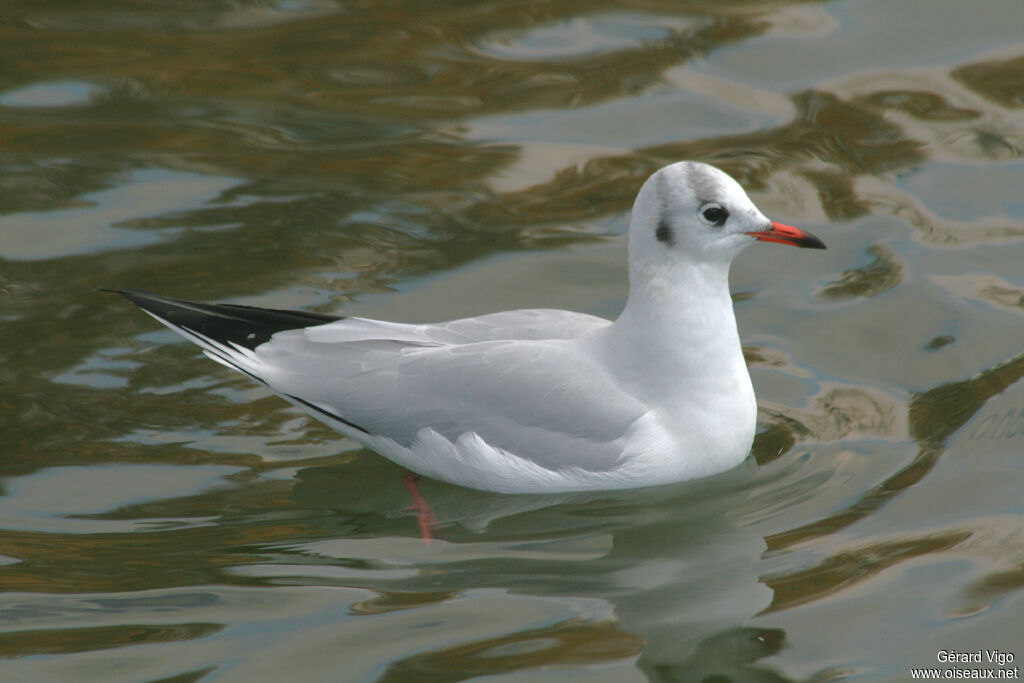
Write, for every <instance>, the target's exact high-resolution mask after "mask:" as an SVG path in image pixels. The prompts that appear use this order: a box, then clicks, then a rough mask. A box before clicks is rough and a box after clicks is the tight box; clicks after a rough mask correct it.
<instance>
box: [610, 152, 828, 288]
mask: <svg viewBox="0 0 1024 683" xmlns="http://www.w3.org/2000/svg"><path fill="white" fill-rule="evenodd" d="M759 240H760V241H763V242H779V243H781V244H789V245H792V246H796V247H805V248H811V249H824V248H825V245H824V243H822V241H821V240H819V239H818V238H817V237H815V236H814V235H811V234H810V233H808V232H805V231H803V230H800V229H799V228H794V227H791V226H788V225H783V224H782V223H776V222H773V221H771V220H769V219H768V218H767V217H765V215H764V214H763V213H761V211H760V210H759V209H758V208H757V207H756V206H754V203H753V202H752V201H750V198H749V197H747V193H746V192H744V191H743V188H742V187H740V184H739V183H737V182H736V181H735V180H733V179H732V177H730V176H729V175H728V174H726V173H724V172H722V171H720V170H718V169H717V168H715V167H714V166H709V165H707V164H703V163H700V162H696V161H681V162H679V163H675V164H672V165H670V166H665V167H664V168H662V169H660V170H658V171H656V172H655V173H654V174H653V175H652V176H651V177H650V178H648V179H647V181H646V182H645V183H644V184H643V187H641V188H640V193H639V194H638V195H637V198H636V202H635V203H634V204H633V216H632V220H631V222H630V228H629V251H630V256H631V259H632V260H633V261H634V262H637V263H643V264H646V265H648V266H655V267H656V266H659V265H660V266H663V267H672V266H673V265H676V264H678V263H680V262H682V263H690V264H721V266H722V267H724V268H726V269H728V266H729V264H730V263H731V262H732V260H733V259H734V258H735V257H736V256H737V254H739V253H740V252H741V251H743V250H744V249H745V248H747V247H748V246H750V245H751V244H753V243H754V242H756V241H759Z"/></svg>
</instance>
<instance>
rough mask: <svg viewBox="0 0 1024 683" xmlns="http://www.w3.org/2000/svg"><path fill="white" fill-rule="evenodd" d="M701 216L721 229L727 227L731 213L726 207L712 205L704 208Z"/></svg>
mask: <svg viewBox="0 0 1024 683" xmlns="http://www.w3.org/2000/svg"><path fill="white" fill-rule="evenodd" d="M700 215H701V216H703V217H704V220H706V221H707V222H708V223H710V224H711V225H713V226H715V227H716V228H720V227H722V226H723V225H725V222H726V221H727V220H729V211H728V209H726V208H725V207H724V206H719V205H718V204H711V205H710V206H706V207H704V209H702V210H701V212H700Z"/></svg>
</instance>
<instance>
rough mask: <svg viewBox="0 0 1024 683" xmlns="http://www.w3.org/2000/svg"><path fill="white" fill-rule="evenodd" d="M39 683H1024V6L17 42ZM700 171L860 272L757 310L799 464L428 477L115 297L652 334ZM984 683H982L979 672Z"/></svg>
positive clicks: (458, 15)
mask: <svg viewBox="0 0 1024 683" xmlns="http://www.w3.org/2000/svg"><path fill="white" fill-rule="evenodd" d="M2 15H3V17H2V19H3V20H2V21H0V33H2V40H0V354H2V360H0V454H2V456H0V494H2V495H0V589H2V593H0V657H2V658H3V660H2V661H0V679H2V680H3V681H8V680H10V681H69V682H70V681H74V682H78V681H102V682H108V681H109V682H118V681H175V682H176V683H183V682H186V681H232V682H233V681H247V682H249V681H286V680H287V681H303V682H304V681H346V682H347V681H360V682H361V681H367V682H369V681H374V682H386V683H394V682H397V681H432V682H441V683H448V682H451V683H454V682H456V681H469V680H473V681H509V682H516V683H518V682H520V681H525V682H528V683H537V682H541V681H543V682H545V683H546V682H549V681H550V682H554V681H558V682H562V681H573V682H575V681H587V682H588V683H589V682H590V681H597V682H600V683H604V682H609V683H610V682H619V681H625V682H627V683H632V682H635V681H648V680H650V681H710V680H715V681H723V680H730V681H830V680H870V681H898V680H908V679H910V676H911V669H912V668H914V667H940V668H946V669H949V668H959V669H961V670H966V669H968V668H970V667H975V668H983V669H987V668H992V669H1008V668H1012V667H1014V666H1018V665H1019V661H1008V660H1006V658H1005V657H1004V663H1003V664H1002V665H1000V664H999V663H990V662H987V661H983V662H982V663H980V664H949V663H942V662H939V661H938V656H939V655H938V653H939V652H940V651H941V650H956V651H962V652H966V651H977V650H985V651H995V650H998V651H1000V652H1002V653H1010V654H1013V655H1014V657H1015V660H1021V659H1024V635H1022V633H1024V632H1022V630H1021V623H1022V622H1024V604H1022V597H1021V587H1022V586H1024V572H1022V569H1021V568H1022V567H1024V530H1022V529H1024V523H1022V519H1024V518H1022V513H1024V504H1022V500H1024V497H1022V494H1021V490H1022V481H1024V457H1022V456H1024V383H1022V382H1021V381H1020V379H1021V377H1022V375H1024V343H1022V339H1024V317H1022V316H1024V304H1022V301H1024V266H1022V265H1021V264H1022V263H1024V260H1022V254H1024V201H1022V200H1021V188H1022V187H1024V160H1022V156H1024V153H1022V150H1024V113H1022V112H1024V95H1022V93H1024V38H1022V37H1021V36H1022V33H1021V26H1022V25H1024V6H1022V5H1021V4H1020V2H1019V1H1017V0H1005V1H998V0H993V1H991V2H988V1H986V2H983V3H979V2H973V1H971V0H960V1H950V2H934V1H930V0H918V1H908V0H884V1H883V0H875V1H873V2H869V1H834V2H820V3H809V2H805V3H801V2H781V1H780V2H754V1H749V2H739V1H736V2H717V3H708V2H699V1H696V0H694V1H692V2H685V1H682V2H680V1H677V2H658V1H656V0H655V1H651V2H617V3H611V2H591V3H577V2H561V3H550V2H548V3H545V2H530V1H528V0H509V1H508V2H493V3H482V2H437V3H429V4H424V3H413V2H401V1H395V2H365V3H359V2H353V3H343V2H335V1H329V0H296V1H281V2H255V1H247V0H240V1H237V2H207V3H191V2H185V1H184V0H177V1H171V2H162V3H151V2H125V3H113V4H112V3H98V2H90V1H80V2H63V3H61V2H54V3H37V2H25V1H22V2H8V3H5V5H4V9H3V10H2ZM680 159H698V160H703V161H707V162H711V163H714V164H716V165H719V166H721V167H722V168H724V169H725V170H727V171H729V172H730V173H732V174H733V175H735V176H736V177H737V178H738V179H739V180H740V181H741V182H742V184H743V185H744V186H745V187H747V188H748V189H749V190H750V193H751V196H752V198H753V199H754V201H755V202H756V203H757V204H758V205H759V206H760V207H761V208H762V209H763V210H764V211H765V213H766V214H768V215H769V216H771V217H772V218H773V219H775V220H779V221H781V222H784V223H788V224H792V225H797V226H800V227H802V228H806V229H808V230H810V231H812V232H814V233H815V234H817V235H819V236H820V237H821V238H822V239H823V240H824V241H825V242H826V243H827V244H828V246H829V249H828V251H825V252H809V251H803V250H796V249H786V248H783V247H779V246H777V245H775V246H772V245H762V246H759V247H757V248H752V249H750V250H748V251H747V252H745V253H744V254H743V255H742V256H741V257H740V258H739V259H738V260H737V262H736V264H735V266H734V268H733V273H732V285H733V291H734V293H735V294H736V310H737V317H738V321H739V326H740V330H741V335H742V337H743V342H744V347H745V350H746V352H747V358H748V361H749V362H750V365H751V375H752V378H753V381H754V385H755V389H756V391H757V394H758V401H759V405H760V426H759V435H758V438H757V441H756V442H755V446H754V453H753V456H754V457H753V458H752V459H750V460H748V462H746V463H745V464H744V465H743V466H741V467H740V468H738V469H737V470H735V471H733V472H729V473H727V474H725V475H722V476H719V477H714V478H712V479H709V480H704V481H698V482H690V483H686V484H682V485H679V486H672V487H665V488H658V489H651V490H640V491H631V492H622V493H602V494H591V495H577V496H501V495H494V494H488V493H481V492H475V491H469V490H466V489H461V488H458V487H453V486H448V485H444V484H440V483H438V482H432V481H429V480H424V481H423V482H422V489H423V493H424V495H425V496H426V498H427V499H428V500H429V502H430V504H431V505H432V507H433V508H434V511H435V514H436V515H437V516H438V517H439V518H440V520H441V522H442V528H441V530H440V535H441V538H440V539H439V540H437V541H435V542H434V543H432V544H430V545H429V546H428V545H425V544H424V543H423V542H422V541H421V540H420V538H419V530H418V528H417V525H416V520H415V517H414V515H413V513H412V512H411V511H410V509H409V504H410V500H409V497H408V493H407V492H406V490H405V487H404V486H403V484H402V474H403V471H402V470H401V469H400V468H398V467H396V466H394V465H392V464H390V463H389V462H387V461H386V460H384V459H383V458H381V457H379V456H377V455H375V454H373V453H370V452H368V451H365V450H362V449H360V448H358V447H357V446H356V444H354V443H352V442H350V441H348V440H346V439H343V438H341V437H340V436H339V435H336V434H334V433H333V432H331V431H330V430H328V429H326V428H325V427H323V426H321V425H319V424H317V423H315V422H312V421H310V420H308V419H307V418H305V417H304V416H303V415H302V414H301V413H299V412H298V411H297V410H295V409H293V408H291V407H290V406H288V405H287V404H285V403H284V402H282V401H280V400H279V399H276V398H274V397H273V396H271V395H269V394H268V393H267V392H266V391H264V390H263V389H261V388H259V387H257V386H255V385H253V384H252V383H250V382H249V381H247V380H246V379H245V378H244V377H242V376H239V375H235V374H231V373H229V372H228V371H226V370H224V369H223V368H221V367H220V366H218V365H216V364H214V363H211V362H210V361H208V360H207V359H205V358H204V357H202V356H201V355H200V354H199V353H198V352H197V350H196V348H195V347H194V346H192V345H191V344H188V343H187V342H184V341H180V340H179V338H178V337H176V336H175V335H174V334H173V333H172V332H170V331H167V330H164V329H163V328H162V327H160V326H158V325H157V324H156V323H155V322H154V321H152V320H151V319H149V318H147V317H146V316H144V315H142V314H140V313H139V312H138V311H136V310H135V309H134V308H132V307H131V306H130V305H128V304H127V303H126V302H124V301H123V300H121V299H120V298H118V297H113V296H110V295H104V294H101V293H99V292H97V288H100V287H125V286H130V287H140V288H145V289H150V290H153V291H157V292H161V293H165V294H169V295H172V296H178V297H183V298H191V299H198V300H205V301H232V302H237V303H246V304H253V305H262V306H270V307H276V308H301V309H307V310H314V311H320V312H328V313H343V314H349V313H351V314H358V315H368V316H378V317H384V318H389V319H395V320H436V319H446V318H452V317H457V316H461V315H468V314H479V313H485V312H489V311H494V310H501V309H506V308H512V307H561V308H572V309H575V310H581V311H585V312H589V313H595V314H598V315H604V316H609V317H612V316H614V315H615V314H616V313H617V312H618V310H619V308H620V307H621V306H622V304H623V302H624V300H625V295H626V270H625V244H624V240H623V239H622V237H623V235H624V232H625V226H626V223H627V221H628V211H629V207H630V205H631V203H632V199H633V197H634V195H635V192H636V190H637V188H638V187H639V185H640V183H641V182H642V181H643V179H644V178H645V177H646V176H647V175H648V174H649V173H650V172H651V171H652V170H653V169H655V168H657V167H658V166H661V165H663V164H665V163H669V162H671V161H676V160H680ZM968 675H969V674H968Z"/></svg>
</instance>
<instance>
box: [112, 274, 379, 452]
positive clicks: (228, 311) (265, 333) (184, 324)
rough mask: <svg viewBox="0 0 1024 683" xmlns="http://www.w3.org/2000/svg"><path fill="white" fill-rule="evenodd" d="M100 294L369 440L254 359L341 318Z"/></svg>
mask: <svg viewBox="0 0 1024 683" xmlns="http://www.w3.org/2000/svg"><path fill="white" fill-rule="evenodd" d="M102 291H104V292H113V293H115V294H120V295H122V296H124V297H125V298H126V299H128V300H129V301H131V302H132V303H133V304H135V305H136V306H138V307H139V308H141V309H142V310H143V311H145V312H146V313H148V314H150V315H151V316H153V317H154V318H156V319H157V320H159V321H160V322H161V323H163V324H164V325H166V326H167V327H169V328H171V329H172V330H174V331H175V332H177V333H178V334H180V335H182V336H183V337H185V338H186V339H189V340H190V341H192V342H195V343H196V344H198V345H199V346H201V347H202V349H203V353H205V354H206V355H207V356H208V357H209V358H210V359H211V360H215V361H217V362H218V363H220V364H221V365H224V366H226V367H228V368H231V369H232V370H237V371H238V372H241V373H242V374H245V375H248V376H249V377H251V378H252V379H254V380H256V381H257V382H259V383H261V384H264V385H266V386H267V387H269V388H270V389H271V391H274V392H275V393H277V394H278V395H279V396H282V397H283V398H285V399H287V400H288V401H290V402H291V403H293V404H295V405H297V406H299V407H300V408H305V409H306V410H308V411H309V412H311V413H313V414H314V415H316V416H317V417H318V418H319V419H321V420H323V419H324V418H326V419H327V420H326V421H327V422H328V424H332V425H333V426H334V427H335V428H336V429H339V430H340V431H343V432H345V433H347V434H351V430H352V429H354V430H356V431H358V432H362V433H363V434H369V431H367V430H366V429H364V428H363V427H360V426H359V425H357V424H355V423H353V422H350V421H349V420H346V419H345V418H344V417H342V416H340V415H338V414H336V413H335V412H333V411H332V410H329V409H328V408H326V407H324V406H322V405H320V404H317V403H313V402H310V401H307V400H306V399H304V398H301V397H299V396H294V395H292V394H288V393H283V392H281V391H279V390H277V389H275V388H274V387H273V386H271V385H270V383H269V382H267V380H266V379H264V378H263V377H262V376H261V372H260V371H261V369H265V366H263V364H262V363H261V362H260V360H259V358H258V357H257V355H256V353H254V351H255V350H256V347H258V346H259V345H260V344H263V343H265V342H267V341H269V340H270V338H271V337H273V336H274V335H275V334H277V333H278V332H284V331H285V330H295V329H301V328H304V327H313V326H315V325H325V324H327V323H331V322H334V321H336V320H341V319H342V318H341V317H340V316H336V315H326V314H323V313H310V312H308V311H286V310H280V309H275V308H258V307H256V306H242V305H240V304H200V303H195V302H193V301H184V300H182V299H172V298H171V297H169V296H160V295H159V294H153V293H151V292H144V291H142V290H138V289H103V290H102ZM335 423H336V424H335ZM346 428H348V429H346Z"/></svg>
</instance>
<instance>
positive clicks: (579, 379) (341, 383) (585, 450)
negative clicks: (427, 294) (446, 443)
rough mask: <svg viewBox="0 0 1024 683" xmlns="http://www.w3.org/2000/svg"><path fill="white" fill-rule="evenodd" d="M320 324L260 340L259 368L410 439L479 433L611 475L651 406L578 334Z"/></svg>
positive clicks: (552, 463) (330, 406)
mask: <svg viewBox="0 0 1024 683" xmlns="http://www.w3.org/2000/svg"><path fill="white" fill-rule="evenodd" d="M313 329H316V328H313ZM309 331H310V330H308V329H307V330H305V331H301V330H296V331H294V332H285V333H281V334H278V335H275V337H274V338H273V340H272V341H270V342H268V343H267V344H264V345H262V346H260V347H259V348H258V349H257V350H256V356H257V357H258V358H259V360H260V361H261V363H260V364H261V365H262V366H263V368H262V371H261V372H260V373H259V374H260V375H261V376H262V377H263V378H264V380H265V381H267V383H268V384H269V385H270V386H271V388H273V389H274V390H275V391H278V392H280V393H283V394H285V395H289V396H291V397H301V399H302V402H303V403H307V404H308V405H311V406H312V407H314V409H320V410H323V411H326V412H328V413H330V414H333V415H335V416H336V417H337V418H340V419H341V420H342V421H343V422H347V423H349V424H352V425H358V428H359V429H361V430H362V431H365V432H367V433H370V434H375V435H382V436H386V437H388V438H391V439H394V440H395V441H397V442H398V443H399V444H402V445H404V446H408V445H410V444H411V443H412V442H413V441H414V440H415V439H416V436H417V434H418V433H419V431H420V430H421V429H423V428H426V427H429V428H431V429H433V430H434V431H436V432H438V433H440V434H442V435H443V436H445V437H446V438H448V439H449V440H452V441H454V440H455V439H457V438H458V437H459V436H460V435H462V434H464V433H467V432H472V433H476V434H477V435H479V436H480V437H481V438H483V440H484V441H486V442H487V443H488V444H490V445H491V446H494V447H497V448H501V449H504V450H506V451H508V452H510V453H514V454H516V455H518V456H520V457H524V458H528V459H530V460H532V461H534V462H536V463H537V464H540V465H542V466H544V467H548V468H551V469H562V468H565V467H581V468H583V469H587V470H592V471H604V470H607V469H611V468H612V467H614V466H615V465H616V464H617V463H618V462H619V458H620V455H621V443H620V442H619V439H620V438H621V437H622V436H623V435H624V434H625V433H626V432H627V430H628V429H629V428H630V426H631V425H632V424H633V423H634V422H635V421H636V420H637V419H639V418H640V417H641V416H642V415H644V413H645V412H646V408H645V407H644V406H643V405H642V404H640V403H639V402H638V401H637V400H635V399H634V398H632V397H631V396H629V395H627V394H625V393H623V392H622V391H621V390H620V389H618V388H617V387H616V386H615V384H614V382H613V381H612V380H611V378H610V377H608V376H607V375H606V373H605V372H604V371H603V370H602V369H601V368H600V367H599V366H597V365H596V364H594V363H593V362H592V361H591V360H590V359H589V357H588V356H587V355H586V354H585V353H581V352H580V351H579V349H578V348H577V346H576V345H575V344H574V342H572V341H561V340H555V341H550V340H549V341H495V342H481V343H475V344H465V345H456V346H429V345H418V346H417V345H406V344H401V343H398V342H394V341H382V340H376V341H363V342H348V343H331V344H325V343H320V342H312V341H310V340H308V339H306V338H305V334H304V332H309Z"/></svg>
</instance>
